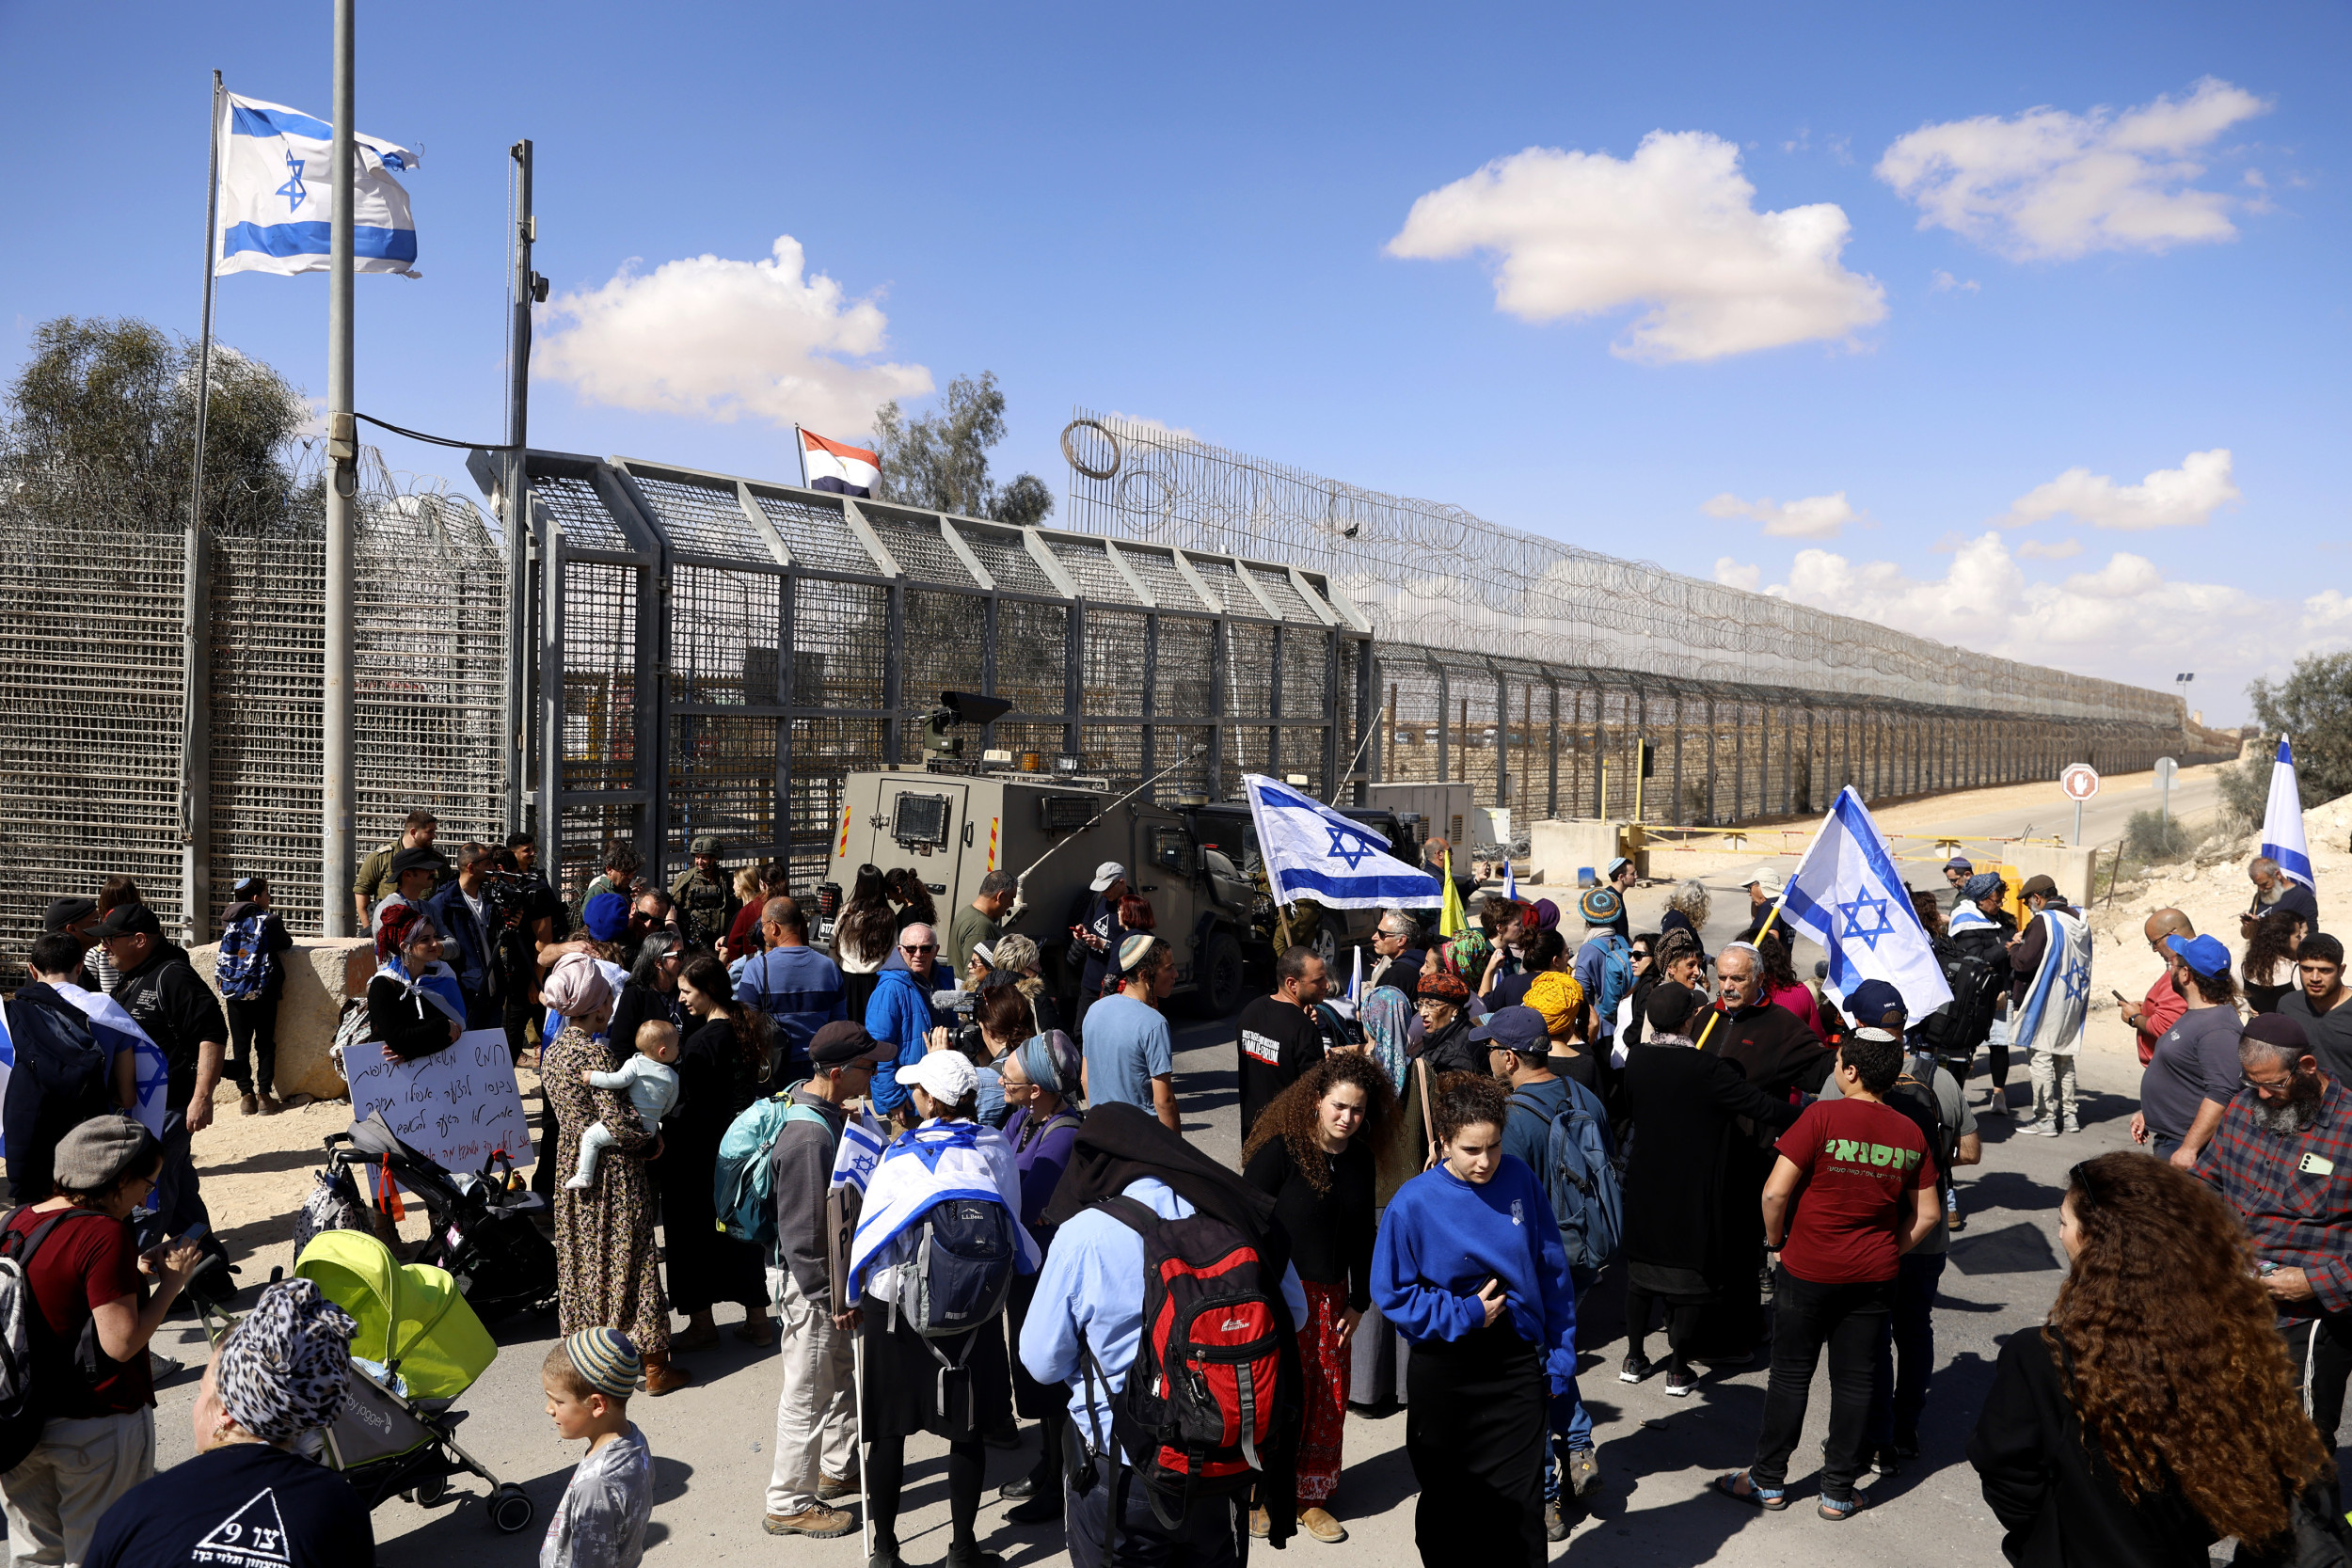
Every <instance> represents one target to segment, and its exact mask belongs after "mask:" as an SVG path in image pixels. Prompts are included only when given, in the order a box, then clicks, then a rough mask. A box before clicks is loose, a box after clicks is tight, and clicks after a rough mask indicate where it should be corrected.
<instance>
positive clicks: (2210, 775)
mask: <svg viewBox="0 0 2352 1568" xmlns="http://www.w3.org/2000/svg"><path fill="white" fill-rule="evenodd" d="M2219 773H2220V769H2219V768H2189V769H2186V770H2185V771H2184V772H2183V773H2182V774H2181V776H2180V777H2179V778H2178V779H2176V780H2174V781H2173V784H2172V799H2171V810H2172V815H2173V816H2176V817H2178V818H2180V819H2181V820H2183V821H2184V822H2190V823H2193V822H2196V821H2198V820H2200V819H2201V818H2203V817H2205V816H2209V815H2210V814H2211V813H2212V812H2213V811H2214V810H2215V809H2216V808H2217V807H2218V806H2219V805H2220V803H2221V781H2220V778H2219ZM2049 797H2050V799H2049V800H2048V802H2047V803H2046V804H2042V805H2034V806H2024V807H2018V806H2011V807H2008V808H2005V809H2002V810H1998V811H1989V812H1979V813H1977V814H1974V815H1971V816H1958V817H1951V818H1943V817H1939V818H1937V821H1936V829H1935V831H1937V832H1949V833H1953V834H1957V835H1959V836H1960V837H1962V838H1963V839H1974V838H1979V837H1981V838H1983V839H1986V840H1990V839H1994V838H2003V837H2026V836H2028V835H2030V836H2033V837H2037V838H2046V837H2048V836H2050V835H2052V834H2057V835H2058V836H2059V837H2062V838H2065V839H2067V840H2069V841H2071V842H2075V843H2080V844H2087V845H2106V844H2115V843H2119V842H2121V841H2122V837H2123V830H2124V828H2125V826H2126V825H2127V824H2128V823H2129V822H2130V820H2131V817H2132V815H2133V814H2134V813H2135V812H2143V811H2154V810H2155V809H2156V808H2157V806H2158V804H2159V803H2160V800H2161V796H2160V794H2159V792H2158V790H2157V789H2156V785H2155V775H2154V774H2153V773H2134V774H2131V775H2130V776H2128V777H2127V778H2124V779H2121V780H2116V781H2109V782H2103V784H2101V787H2100V790H2099V793H2098V794H2097V795H2095V796H2093V797H2092V798H2091V799H2090V800H2089V801H2087V802H2085V804H2084V806H2083V831H2082V836H2081V837H2080V838H2079V839H2076V838H2075V836H2074V803H2073V802H2072V801H2070V800H2067V799H2066V798H2065V797H2064V795H2063V794H2062V793H2061V792H2060V791H2059V789H2058V786H2057V785H2056V784H2052V785H2050V786H2049ZM1916 809H1917V808H1912V810H1916ZM1908 815H1909V813H1908V812H1907V813H1906V816H1908ZM1905 831H1906V832H1915V831H1917V830H1913V829H1906V830H1905ZM1962 852H1963V853H1966V852H1967V850H1966V849H1965V848H1963V851H1962Z"/></svg>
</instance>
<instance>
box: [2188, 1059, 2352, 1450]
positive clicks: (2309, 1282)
mask: <svg viewBox="0 0 2352 1568" xmlns="http://www.w3.org/2000/svg"><path fill="white" fill-rule="evenodd" d="M2245 1028H2246V1032H2245V1035H2244V1037H2243V1038H2241V1039H2240V1040H2239V1042H2238V1065H2239V1067H2240V1068H2241V1069H2243V1070H2244V1072H2245V1075H2246V1085H2247V1087H2246V1089H2242V1090H2240V1091H2239V1092H2238V1094H2237V1096H2236V1097H2235V1098H2234V1099H2233V1100H2232V1101H2230V1104H2229V1107H2228V1108H2227V1109H2226V1110H2225V1111H2224V1112H2223V1113H2222V1117H2221V1126H2220V1127H2219V1129H2218V1130H2217V1132H2215V1133H2214V1136H2213V1139H2212V1141H2211V1142H2209V1143H2207V1144H2206V1145H2205V1148H2204V1151H2203V1154H2202V1155H2201V1158H2200V1159H2199V1160H2198V1162H2197V1170H2196V1174H2197V1175H2198V1176H2199V1177H2201V1179H2203V1180H2205V1181H2207V1182H2209V1183H2210V1184H2211V1185H2212V1186H2213V1187H2214V1189H2215V1190H2216V1191H2217V1192H2218V1193H2220V1195H2221V1196H2223V1197H2224V1198H2226V1199H2228V1200H2229V1203H2230V1205H2231V1207H2232V1208H2233V1209H2235V1210H2236V1211H2237V1212H2238V1217H2239V1218H2240V1220H2242V1221H2243V1222H2244V1223H2245V1226H2246V1233H2247V1235H2248V1236H2249V1238H2251V1239H2252V1241H2253V1243H2254V1259H2255V1263H2256V1266H2257V1267H2258V1268H2260V1269H2261V1271H2262V1280H2263V1286H2264V1288H2265V1290H2267V1291H2269V1292H2270V1297H2271V1300H2272V1302H2273V1303H2274V1304H2275V1305H2276V1307H2278V1312H2279V1332H2280V1335H2281V1336H2282V1337H2283V1338H2285V1340H2286V1343H2287V1352H2288V1354H2289V1355H2291V1356H2292V1357H2293V1358H2294V1361H2295V1370H2296V1382H2297V1384H2299V1385H2300V1386H2301V1387H2302V1389H2303V1399H2304V1408H2305V1409H2306V1410H2308V1411H2309V1412H2310V1414H2311V1418H2312V1424H2313V1425H2315V1426H2317V1427H2318V1428H2319V1432H2320V1435H2321V1436H2323V1437H2325V1438H2326V1439H2327V1440H2328V1448H2329V1449H2334V1447H2335V1441H2336V1427H2337V1425H2338V1424H2339V1423H2340V1422H2341V1421H2342V1419H2343V1417H2344V1384H2345V1381H2346V1379H2347V1377H2352V1096H2347V1095H2346V1093H2345V1092H2344V1085H2341V1084H2338V1083H2336V1082H2335V1081H2334V1080H2332V1079H2330V1078H2329V1077H2328V1075H2327V1074H2326V1073H2325V1072H2323V1071H2321V1069H2320V1066H2319V1059H2318V1058H2317V1057H2316V1056H2314V1055H2313V1054H2312V1046H2311V1040H2310V1037H2308V1036H2307V1035H2306V1034H2305V1033H2304V1030H2303V1025H2302V1023H2301V1022H2299V1021H2298V1020H2296V1019H2292V1018H2289V1017H2287V1016H2286V1015H2284V1014H2282V1013H2257V1014H2255V1015H2254V1017H2252V1018H2251V1019H2249V1020H2248V1021H2247V1022H2246V1026H2245ZM2249 1090H2250V1091H2251V1092H2249Z"/></svg>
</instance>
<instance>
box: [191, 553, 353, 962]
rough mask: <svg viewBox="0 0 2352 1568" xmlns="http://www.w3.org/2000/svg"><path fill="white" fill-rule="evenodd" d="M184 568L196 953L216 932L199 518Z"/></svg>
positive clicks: (208, 593)
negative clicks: (202, 943) (214, 926)
mask: <svg viewBox="0 0 2352 1568" xmlns="http://www.w3.org/2000/svg"><path fill="white" fill-rule="evenodd" d="M182 564H183V568H184V573H185V578H184V581H183V585H182V589H183V591H182V594H181V601H180V607H181V609H180V657H181V658H182V660H183V667H182V670H181V682H180V691H181V701H182V707H183V712H182V725H181V731H180V901H181V902H180V911H181V912H180V921H181V926H182V928H183V935H184V940H185V942H186V943H187V945H189V946H191V947H193V946H195V945H196V944H197V943H199V942H203V941H204V940H205V939H206V938H208V937H210V936H211V935H212V927H213V921H212V907H213V891H212V890H213V610H212V603H213V539H212V534H211V533H210V531H207V530H206V529H205V527H204V525H203V522H202V520H201V519H200V518H198V517H195V516H190V517H189V519H188V528H187V532H186V534H185V536H184V545H183V560H182ZM341 893H342V889H341V888H331V889H329V890H328V896H330V897H332V896H335V895H339V894H341Z"/></svg>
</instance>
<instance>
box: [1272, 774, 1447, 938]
mask: <svg viewBox="0 0 2352 1568" xmlns="http://www.w3.org/2000/svg"><path fill="white" fill-rule="evenodd" d="M1241 782H1242V787H1243V789H1245V790H1246V791H1248V796H1249V817H1250V821H1251V822H1252V823H1253V824H1255V825H1256V827H1257V830H1258V854H1259V857H1260V859H1261V860H1263V862H1264V864H1265V877H1266V886H1267V887H1268V888H1269V889H1270V890H1271V891H1272V892H1273V894H1274V901H1275V902H1276V903H1278V904H1287V903H1290V902H1292V901H1293V900H1295V899H1299V898H1311V899H1313V900H1314V901H1315V902H1316V903H1318V904H1321V905H1322V906H1323V907H1324V908H1325V909H1327V910H1382V909H1387V908H1389V907H1390V906H1391V905H1404V906H1406V907H1407V908H1413V909H1426V908H1427V907H1428V906H1429V905H1431V904H1433V903H1435V902H1437V899H1438V884H1437V879H1436V878H1434V877H1432V876H1430V875H1429V874H1428V873H1427V872H1425V871H1420V870H1416V869H1415V868H1414V867H1412V866H1409V865H1406V863H1404V862H1403V861H1401V860H1398V859H1397V858H1396V857H1395V856H1394V855H1391V854H1390V853H1389V841H1388V840H1387V839H1386V838H1383V837H1382V836H1381V835H1380V834H1378V833H1376V832H1374V831H1373V830H1372V829H1370V828H1368V827H1366V826H1365V825H1364V824H1363V823H1361V822H1359V821H1357V820H1356V819H1355V818H1353V817H1350V816H1342V815H1341V814H1340V813H1338V812H1336V811H1333V810H1332V809H1331V808H1330V807H1329V806H1327V805H1325V804H1324V803H1323V802H1322V801H1320V800H1315V799H1314V798H1313V797H1311V796H1308V795H1302V794H1300V793H1299V792H1298V791H1297V790H1295V789H1293V788H1291V787H1290V785H1288V784H1279V783H1277V782H1276V781H1274V780H1272V779H1269V778H1267V777H1266V776H1265V775H1264V774H1263V773H1245V774H1243V775H1242V779H1241ZM1446 885H1447V887H1448V888H1451V887H1452V886H1453V883H1452V881H1451V880H1450V879H1449V881H1448V882H1447V884H1446Z"/></svg>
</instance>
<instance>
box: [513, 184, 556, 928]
mask: <svg viewBox="0 0 2352 1568" xmlns="http://www.w3.org/2000/svg"><path fill="white" fill-rule="evenodd" d="M507 153H508V156H510V157H511V158H512V159H513V160H514V163H515V206H514V212H513V214H512V216H513V220H514V226H515V227H514V233H513V236H512V239H513V245H514V253H515V276H514V279H513V282H512V284H511V289H512V296H511V299H510V301H509V304H510V309H511V311H512V314H511V316H510V317H509V320H508V324H507V345H506V352H507V363H506V445H507V451H506V477H505V492H506V495H505V499H506V515H505V516H504V517H503V518H501V524H502V526H503V527H504V528H505V530H506V616H507V621H506V728H507V737H506V789H507V799H506V831H507V832H517V831H519V830H520V829H522V828H524V827H526V826H529V824H527V823H526V822H525V820H524V809H523V797H524V796H525V795H526V794H527V793H529V791H530V789H531V763H530V760H529V757H528V748H527V745H526V742H525V739H524V737H525V736H527V735H528V734H529V733H530V730H531V700H530V689H531V668H532V658H531V653H530V641H531V604H532V595H531V477H530V473H529V470H528V467H527V465H526V464H525V463H524V461H523V453H524V448H525V447H526V446H527V445H528V444H529V441H530V416H531V308H532V305H533V304H535V303H536V302H537V300H538V298H539V291H540V278H539V275H538V274H537V273H535V272H532V270H531V247H532V244H533V242H535V241H536V240H537V239H538V237H539V222H538V219H537V218H536V217H534V216H533V215H532V210H531V143H530V142H529V141H528V140H524V141H518V142H516V144H515V145H514V146H513V147H510V148H508V149H507ZM546 553H547V552H545V551H544V550H543V551H541V552H540V554H541V557H542V559H544V558H545V556H546ZM541 809H542V813H543V814H544V812H545V809H546V808H545V806H544V805H543V806H542V808H541ZM539 827H540V831H541V832H545V831H546V824H545V821H544V815H543V820H542V821H541V823H540V824H539ZM549 885H550V886H552V885H553V884H552V883H550V884H549Z"/></svg>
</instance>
